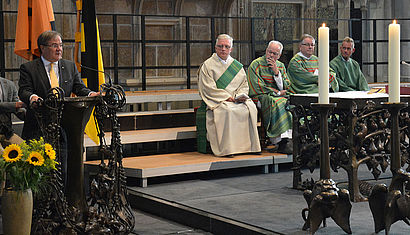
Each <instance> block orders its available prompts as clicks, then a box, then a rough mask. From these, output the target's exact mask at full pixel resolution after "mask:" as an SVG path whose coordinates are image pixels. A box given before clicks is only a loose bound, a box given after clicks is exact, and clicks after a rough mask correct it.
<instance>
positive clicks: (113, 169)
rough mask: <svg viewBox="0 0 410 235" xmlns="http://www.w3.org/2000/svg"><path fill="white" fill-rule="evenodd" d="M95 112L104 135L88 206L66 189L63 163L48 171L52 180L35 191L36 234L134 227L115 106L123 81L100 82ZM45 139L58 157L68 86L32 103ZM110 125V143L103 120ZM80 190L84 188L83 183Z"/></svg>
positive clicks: (122, 102)
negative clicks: (80, 204) (74, 203)
mask: <svg viewBox="0 0 410 235" xmlns="http://www.w3.org/2000/svg"><path fill="white" fill-rule="evenodd" d="M101 93H103V94H104V96H101V97H99V99H98V100H97V104H96V106H95V112H94V118H95V122H96V124H97V130H98V136H99V139H100V146H99V156H100V157H101V164H100V165H99V172H98V174H97V176H96V177H95V179H94V180H92V182H91V186H90V195H89V197H88V199H87V200H86V207H87V208H86V209H85V211H83V210H82V209H79V208H76V207H74V206H72V205H70V204H69V203H68V202H67V200H66V195H65V194H64V185H63V180H62V177H61V169H60V168H57V171H56V172H55V173H54V174H52V175H51V176H50V179H51V180H50V181H49V182H50V183H49V185H48V188H47V190H45V191H44V192H43V193H42V194H41V197H39V196H38V197H36V200H35V209H34V213H33V226H32V234H62V233H63V234H128V233H130V232H131V231H132V229H133V228H134V224H135V222H134V216H133V214H132V211H131V207H130V204H129V203H128V200H127V196H126V195H127V188H126V176H125V172H124V168H123V165H122V158H123V152H122V144H121V135H120V128H119V122H118V117H117V111H119V110H121V108H122V107H123V106H124V105H125V103H126V101H125V93H124V90H123V89H122V87H121V86H118V85H111V84H109V85H107V84H103V85H102V86H101ZM33 109H34V110H35V111H36V112H35V113H36V117H37V120H38V122H39V125H40V128H41V131H42V133H43V136H44V138H45V140H46V142H48V143H50V144H52V145H53V146H55V148H56V150H57V160H58V161H60V162H61V159H59V158H60V141H59V139H60V128H61V119H62V114H63V109H64V92H63V90H62V89H60V88H53V89H52V90H50V92H49V95H48V96H47V97H46V98H45V99H44V100H40V101H39V102H38V103H36V106H35V107H33ZM107 118H108V119H109V120H110V122H111V127H112V138H111V144H110V145H107V144H106V141H105V138H104V136H105V134H104V131H103V130H104V128H103V120H104V119H107ZM79 190H82V189H79Z"/></svg>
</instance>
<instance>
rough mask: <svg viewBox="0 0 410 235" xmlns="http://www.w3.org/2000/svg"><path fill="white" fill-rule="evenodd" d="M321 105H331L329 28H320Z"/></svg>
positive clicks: (323, 26) (324, 26)
mask: <svg viewBox="0 0 410 235" xmlns="http://www.w3.org/2000/svg"><path fill="white" fill-rule="evenodd" d="M318 43H319V104H328V103H329V28H328V27H326V25H325V24H324V23H323V25H322V27H320V28H319V42H318Z"/></svg>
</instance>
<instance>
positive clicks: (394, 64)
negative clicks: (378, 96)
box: [388, 20, 400, 103]
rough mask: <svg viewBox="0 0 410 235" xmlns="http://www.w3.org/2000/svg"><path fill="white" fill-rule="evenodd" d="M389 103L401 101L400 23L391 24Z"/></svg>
mask: <svg viewBox="0 0 410 235" xmlns="http://www.w3.org/2000/svg"><path fill="white" fill-rule="evenodd" d="M388 72H389V103H400V25H399V24H396V20H394V21H393V23H392V24H390V25H389V66H388Z"/></svg>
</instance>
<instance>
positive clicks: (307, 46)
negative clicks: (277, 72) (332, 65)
mask: <svg viewBox="0 0 410 235" xmlns="http://www.w3.org/2000/svg"><path fill="white" fill-rule="evenodd" d="M315 45H316V44H315V39H314V38H313V37H312V36H311V35H309V34H304V35H303V36H302V38H301V41H300V44H299V50H300V52H298V53H297V54H296V55H295V56H293V58H292V59H291V60H290V62H289V65H288V77H289V80H290V83H291V84H290V87H289V90H290V91H291V92H292V93H295V94H309V93H318V92H319V87H318V76H319V59H318V57H317V56H315V55H313V52H314V51H315ZM329 86H330V88H331V90H332V91H333V92H338V91H339V84H338V83H337V80H336V74H335V72H334V71H333V69H330V71H329Z"/></svg>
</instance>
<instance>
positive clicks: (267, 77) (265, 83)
mask: <svg viewBox="0 0 410 235" xmlns="http://www.w3.org/2000/svg"><path fill="white" fill-rule="evenodd" d="M282 50H283V45H282V43H280V42H278V41H270V42H269V44H268V47H267V48H266V51H265V55H264V56H262V57H259V58H257V59H255V60H254V61H252V63H251V65H250V66H249V68H248V82H249V95H250V97H251V98H252V99H254V100H255V99H256V100H257V101H258V104H260V109H261V111H262V115H263V118H262V120H263V125H264V127H265V130H266V135H267V136H268V137H269V140H270V142H271V144H273V145H275V146H278V148H276V147H275V148H272V149H269V150H271V151H275V150H277V151H278V152H280V153H285V154H291V153H292V151H293V148H292V141H290V140H288V139H290V138H292V115H291V113H290V112H289V111H287V110H286V105H287V98H286V97H285V95H286V93H287V92H288V91H287V90H288V88H289V85H290V82H289V79H288V76H287V74H286V68H285V65H284V64H283V63H282V62H280V61H279V60H278V59H279V58H280V56H281V54H282Z"/></svg>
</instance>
